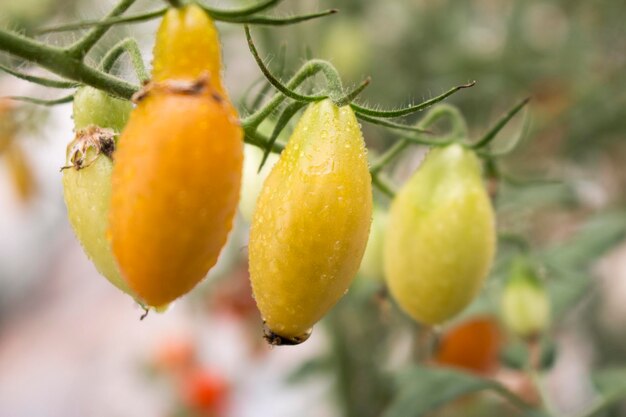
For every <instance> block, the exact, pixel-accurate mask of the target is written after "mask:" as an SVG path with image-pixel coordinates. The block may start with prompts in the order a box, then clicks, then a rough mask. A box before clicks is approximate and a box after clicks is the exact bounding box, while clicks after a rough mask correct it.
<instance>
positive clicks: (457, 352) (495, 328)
mask: <svg viewBox="0 0 626 417" xmlns="http://www.w3.org/2000/svg"><path fill="white" fill-rule="evenodd" d="M502 342H503V337H502V332H501V330H500V326H499V325H498V322H497V321H496V320H495V319H494V318H493V317H490V316H481V317H474V318H471V319H469V320H467V321H464V322H463V323H460V324H458V325H456V326H454V327H453V328H452V329H450V330H448V331H447V332H446V333H445V334H444V335H443V336H442V338H441V342H440V343H439V347H438V349H437V352H436V354H435V362H436V363H438V364H441V365H447V366H453V367H458V368H462V369H466V370H468V371H473V372H476V373H478V374H483V375H486V374H490V373H491V372H493V371H495V370H496V369H497V368H498V365H499V353H500V349H501V348H502Z"/></svg>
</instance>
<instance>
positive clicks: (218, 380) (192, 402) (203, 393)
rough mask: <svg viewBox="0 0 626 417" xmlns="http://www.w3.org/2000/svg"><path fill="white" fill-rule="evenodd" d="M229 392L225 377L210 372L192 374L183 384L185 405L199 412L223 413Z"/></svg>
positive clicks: (182, 395) (200, 370) (196, 371)
mask: <svg viewBox="0 0 626 417" xmlns="http://www.w3.org/2000/svg"><path fill="white" fill-rule="evenodd" d="M228 392H229V387H228V383H227V382H226V380H225V379H224V377H222V376H221V375H219V374H217V373H215V372H212V371H208V370H202V369H198V370H195V371H193V372H190V373H189V374H188V375H187V376H186V377H185V379H184V380H183V381H182V383H181V398H182V400H183V403H184V404H185V405H186V406H187V407H189V408H191V409H192V410H195V411H199V412H207V411H213V412H216V413H221V412H223V411H224V408H225V407H226V403H227V400H228Z"/></svg>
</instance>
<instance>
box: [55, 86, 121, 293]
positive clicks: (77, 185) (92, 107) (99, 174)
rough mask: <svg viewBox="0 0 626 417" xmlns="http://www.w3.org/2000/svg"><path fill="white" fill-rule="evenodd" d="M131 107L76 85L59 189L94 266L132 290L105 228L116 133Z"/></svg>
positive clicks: (114, 282) (79, 238)
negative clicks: (72, 128)
mask: <svg viewBox="0 0 626 417" xmlns="http://www.w3.org/2000/svg"><path fill="white" fill-rule="evenodd" d="M131 109H132V104H131V103H130V102H129V101H124V100H120V99H116V98H113V97H110V96H108V95H107V94H106V93H103V92H101V91H99V90H96V89H94V88H91V87H84V88H81V89H79V90H78V92H77V93H76V96H75V99H74V122H75V124H76V138H75V140H73V141H72V142H70V144H69V145H68V155H67V161H66V168H65V169H64V170H63V195H64V197H65V205H66V207H67V214H68V219H69V221H70V225H71V226H72V229H73V230H74V233H75V234H76V237H77V238H78V240H79V242H80V243H81V245H82V247H83V249H84V250H85V253H86V254H87V256H88V257H89V259H91V261H92V262H93V263H94V265H95V267H96V269H97V270H98V272H100V274H102V275H103V276H104V277H105V278H106V279H108V280H109V281H110V282H111V283H112V284H113V285H115V286H116V287H117V288H119V289H120V290H122V291H124V292H125V293H128V294H130V295H131V296H133V295H132V292H131V291H130V289H129V288H128V286H127V284H126V282H125V281H124V279H123V278H122V276H121V275H120V272H119V269H118V267H117V263H116V261H115V258H114V256H113V253H112V251H111V246H110V244H109V240H108V239H107V234H106V231H107V228H108V218H109V217H108V216H109V204H110V199H111V172H112V169H113V161H112V159H111V155H112V154H113V151H114V149H115V134H116V133H117V132H119V131H120V130H121V129H122V128H123V127H124V125H125V123H126V121H127V120H128V116H129V113H130V110H131Z"/></svg>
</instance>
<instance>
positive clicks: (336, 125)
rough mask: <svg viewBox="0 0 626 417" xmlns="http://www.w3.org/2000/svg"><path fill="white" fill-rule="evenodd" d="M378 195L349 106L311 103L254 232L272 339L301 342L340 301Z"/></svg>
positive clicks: (256, 287)
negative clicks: (373, 202)
mask: <svg viewBox="0 0 626 417" xmlns="http://www.w3.org/2000/svg"><path fill="white" fill-rule="evenodd" d="M371 216H372V189H371V180H370V174H369V171H368V166H367V157H366V150H365V144H364V142H363V136H362V134H361V131H360V128H359V124H358V122H357V120H356V117H355V116H354V113H353V112H352V110H351V109H350V107H349V106H345V107H341V108H339V107H337V106H335V105H334V104H333V103H332V102H331V101H330V100H323V101H320V102H316V103H312V104H310V105H309V107H308V108H307V110H306V111H305V112H304V114H303V115H302V118H301V119H300V121H299V122H298V124H297V126H296V128H295V130H294V132H293V134H292V136H291V139H290V140H289V142H288V144H287V147H286V148H285V150H284V151H283V153H282V155H281V156H280V159H279V161H278V162H277V163H276V165H275V166H274V168H273V170H272V172H271V173H270V175H269V176H268V178H267V179H266V181H265V184H264V186H263V190H262V191H261V195H260V196H259V199H258V201H257V205H256V208H255V211H254V214H253V219H252V227H251V231H250V244H249V256H250V280H251V283H252V289H253V292H254V295H255V299H256V302H257V306H258V308H259V310H260V312H261V315H262V317H263V319H264V320H265V323H266V326H267V327H268V328H269V330H270V331H271V332H273V333H274V334H276V335H279V336H281V337H283V338H286V339H293V340H295V339H300V340H302V338H301V337H302V336H303V335H305V334H307V333H308V331H309V330H310V329H311V327H312V326H313V325H314V324H315V323H316V322H317V321H318V320H319V319H320V318H322V316H323V315H324V314H326V312H327V311H328V310H329V309H330V308H331V307H332V306H333V305H335V303H337V301H338V300H339V299H340V298H341V296H342V295H343V294H344V293H345V292H346V291H347V289H348V287H349V285H350V283H351V282H352V279H353V278H354V276H355V274H356V272H357V270H358V267H359V264H360V261H361V258H362V256H363V252H364V250H365V245H366V243H367V237H368V233H369V227H370V222H371Z"/></svg>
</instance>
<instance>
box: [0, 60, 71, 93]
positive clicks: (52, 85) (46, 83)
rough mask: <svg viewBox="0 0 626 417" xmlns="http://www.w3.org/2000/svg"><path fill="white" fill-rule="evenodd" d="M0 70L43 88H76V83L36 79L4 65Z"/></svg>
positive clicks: (0, 66)
mask: <svg viewBox="0 0 626 417" xmlns="http://www.w3.org/2000/svg"><path fill="white" fill-rule="evenodd" d="M0 70H2V71H4V72H6V73H7V74H11V75H13V76H15V77H17V78H21V79H22V80H26V81H29V82H31V83H35V84H39V85H43V86H44V87H50V88H61V89H65V88H75V87H76V86H77V85H76V83H73V82H70V81H63V80H52V79H50V78H43V77H36V76H34V75H29V74H24V73H22V72H19V71H16V70H14V69H11V68H9V67H5V66H4V65H0Z"/></svg>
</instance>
